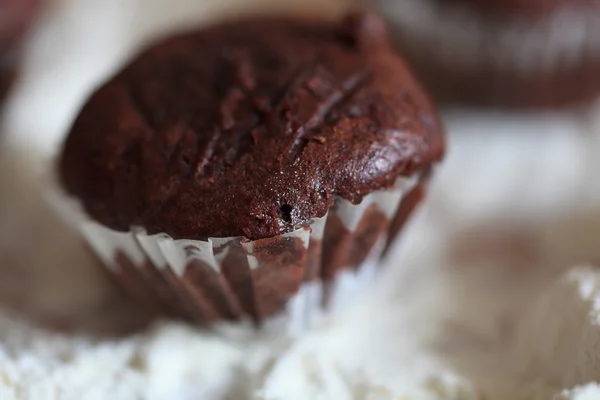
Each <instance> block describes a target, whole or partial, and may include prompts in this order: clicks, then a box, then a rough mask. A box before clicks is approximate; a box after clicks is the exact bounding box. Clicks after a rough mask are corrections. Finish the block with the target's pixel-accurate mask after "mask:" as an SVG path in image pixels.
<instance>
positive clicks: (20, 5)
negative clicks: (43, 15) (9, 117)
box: [0, 0, 41, 102]
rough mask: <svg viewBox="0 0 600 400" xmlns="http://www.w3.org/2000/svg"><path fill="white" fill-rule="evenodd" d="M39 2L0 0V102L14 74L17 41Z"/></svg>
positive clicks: (29, 22) (38, 0) (35, 12)
mask: <svg viewBox="0 0 600 400" xmlns="http://www.w3.org/2000/svg"><path fill="white" fill-rule="evenodd" d="M40 3H41V1H40V0H0V102H2V100H3V99H4V97H5V96H6V95H7V93H8V91H9V89H10V86H11V84H12V82H13V80H14V78H15V76H16V73H17V64H18V58H19V57H18V48H19V43H20V40H21V38H22V37H23V35H24V34H25V32H26V31H27V28H29V26H30V25H31V23H32V21H33V20H34V18H35V16H36V14H37V11H38V9H39V6H40Z"/></svg>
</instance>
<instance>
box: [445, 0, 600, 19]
mask: <svg viewBox="0 0 600 400" xmlns="http://www.w3.org/2000/svg"><path fill="white" fill-rule="evenodd" d="M456 1H459V2H463V3H466V4H470V5H473V6H475V7H477V8H478V9H480V10H483V11H486V12H492V13H501V14H524V15H530V16H542V15H547V14H549V13H552V12H554V11H556V10H558V9H560V8H564V7H573V6H575V7H579V6H588V5H591V4H594V3H597V0H456ZM597 4H598V3H597Z"/></svg>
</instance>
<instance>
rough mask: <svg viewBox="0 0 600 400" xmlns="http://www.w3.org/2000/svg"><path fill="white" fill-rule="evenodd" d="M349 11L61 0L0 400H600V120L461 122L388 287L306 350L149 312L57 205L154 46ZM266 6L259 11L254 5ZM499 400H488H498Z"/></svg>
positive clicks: (11, 199) (36, 50)
mask: <svg viewBox="0 0 600 400" xmlns="http://www.w3.org/2000/svg"><path fill="white" fill-rule="evenodd" d="M270 5H275V6H276V7H279V8H283V7H308V8H312V9H313V10H314V9H315V8H316V9H317V10H318V12H320V13H325V12H327V13H330V12H331V13H335V12H337V11H338V10H339V9H340V8H341V7H342V6H343V1H342V0H337V1H333V0H330V1H329V2H325V1H324V0H310V1H306V0H305V1H302V0H298V1H294V2H277V1H276V0H271V1H269V0H262V1H258V0H257V1H255V2H253V3H252V4H250V3H249V2H248V1H243V0H236V1H234V0H229V1H227V2H219V1H217V0H210V1H208V0H205V1H203V2H198V1H193V0H189V1H188V0H177V1H170V2H169V1H165V2H162V3H161V1H160V0H55V1H54V3H52V6H51V7H49V10H48V12H47V13H46V14H45V18H44V19H43V20H42V21H41V23H40V25H39V27H38V29H37V30H36V31H35V32H34V33H33V35H32V38H31V45H30V48H29V49H28V60H27V61H28V63H27V65H26V69H25V73H24V75H23V78H22V82H21V84H20V85H19V87H18V88H17V91H16V92H15V93H14V96H13V98H12V99H11V102H10V103H9V104H8V107H7V109H6V113H5V115H4V119H3V122H2V128H1V129H2V130H3V132H4V135H5V137H4V139H5V140H4V143H3V148H2V152H3V154H2V157H0V187H1V188H2V196H0V254H2V258H1V259H0V301H1V302H2V305H3V306H4V308H5V309H6V311H3V312H2V313H1V314H0V399H27V400H28V399H34V400H37V399H44V400H45V399H61V400H63V399H77V400H88V399H89V400H92V399H107V398H110V399H114V400H120V399H123V400H132V399H149V400H154V399H156V400H162V399H182V400H187V399H190V400H195V399H202V400H204V399H207V400H213V399H215V400H216V399H234V400H238V399H254V400H259V399H260V400H295V399H302V400H306V399H315V400H320V399H323V400H329V399H332V400H346V399H348V400H355V399H356V400H392V399H393V400H397V399H424V400H428V399H436V400H438V399H439V400H446V399H450V400H451V399H457V400H458V399H461V400H462V399H482V398H485V399H488V400H489V399H492V400H493V399H498V400H503V399H521V398H523V399H540V400H542V399H549V398H552V397H554V396H556V398H557V399H577V400H584V399H585V400H587V399H592V398H600V389H599V388H598V386H597V385H596V384H594V380H597V379H599V378H600V328H599V324H600V273H599V272H598V271H597V270H595V269H594V268H593V267H588V266H586V265H591V264H593V263H595V262H596V263H597V264H598V265H600V246H598V243H599V242H600V187H599V186H600V180H599V179H598V178H597V176H596V174H597V171H598V170H599V168H598V167H599V166H600V165H599V164H600V159H599V158H598V157H597V154H600V153H599V152H600V118H596V117H595V116H596V115H600V113H596V112H594V109H593V108H590V109H588V110H573V111H570V112H565V113H563V114H555V115H516V114H487V115H485V114H474V113H470V112H464V111H451V110H448V111H447V112H446V113H445V117H446V121H447V124H448V128H449V131H450V133H451V134H450V137H449V153H448V157H447V159H446V161H445V163H444V165H443V166H442V167H441V168H439V170H438V171H437V176H436V179H435V181H434V182H433V186H432V189H431V193H430V196H429V199H428V200H427V202H426V204H425V206H424V207H423V208H422V209H421V211H420V212H419V213H418V215H417V216H416V218H414V219H413V221H412V222H411V223H410V226H409V228H408V229H407V231H406V232H405V234H404V235H403V241H402V244H401V245H400V246H399V247H398V249H396V250H397V251H395V253H394V254H393V256H392V257H390V260H389V267H390V268H389V270H388V272H387V273H386V275H385V276H383V277H382V279H381V280H380V282H379V284H378V287H377V288H376V289H375V290H373V291H372V292H371V293H369V294H368V295H365V299H364V300H363V302H362V303H360V304H359V305H358V306H357V307H355V308H352V309H350V310H348V311H347V312H345V313H344V314H341V315H339V316H337V317H336V318H333V319H331V320H329V321H326V322H325V323H324V324H323V325H322V326H318V327H316V328H315V329H314V330H313V331H311V332H308V333H307V334H306V335H304V336H302V337H292V336H273V335H269V334H260V335H254V334H251V333H249V332H246V331H243V330H239V329H225V331H224V332H222V333H221V334H219V335H213V334H209V333H206V332H198V331H196V330H194V329H192V328H189V327H186V326H182V325H179V324H176V323H172V322H158V323H155V324H153V325H152V326H150V327H148V328H145V329H144V330H142V331H139V332H138V333H136V334H133V335H130V336H126V337H124V338H119V339H106V338H103V339H102V338H98V337H97V336H95V335H92V334H89V333H88V334H83V333H77V334H69V333H51V332H50V331H49V330H47V329H46V328H42V327H41V326H33V325H32V324H31V323H30V322H25V321H23V320H22V318H23V317H22V315H23V314H16V313H15V312H12V311H8V310H9V309H11V310H16V311H21V312H25V315H27V316H28V317H29V318H30V319H33V320H35V321H37V322H38V323H40V324H42V326H45V327H47V326H48V325H50V326H53V327H59V328H63V330H64V329H66V330H68V329H69V328H72V327H73V326H80V324H83V326H84V327H85V328H86V329H88V330H90V331H92V332H98V331H101V332H107V331H112V330H114V329H115V328H119V329H118V330H128V329H134V328H135V327H138V326H139V325H141V324H143V322H144V321H145V316H143V315H139V312H138V311H137V310H136V309H135V308H133V307H132V306H131V305H129V304H128V303H126V301H125V300H123V299H121V298H120V297H119V296H118V295H117V294H116V293H115V292H114V290H113V288H112V286H111V285H110V284H108V282H106V279H105V278H104V275H103V274H102V273H100V272H99V271H100V270H99V269H98V268H97V265H96V264H95V262H94V261H93V259H92V257H91V256H90V255H89V254H88V253H87V252H86V251H85V250H84V248H83V246H82V245H81V243H80V242H79V241H78V240H77V238H75V237H74V236H72V235H71V234H70V233H69V232H68V231H67V230H66V229H64V228H62V226H61V225H60V224H59V223H58V222H57V221H56V220H55V218H54V217H53V215H52V214H51V212H50V211H49V210H48V208H47V207H46V205H45V203H44V201H43V199H42V196H41V192H42V191H43V188H44V185H45V183H46V179H45V174H46V172H47V171H48V169H49V168H51V164H50V160H51V158H52V156H53V155H54V154H56V152H57V150H58V148H59V147H58V146H59V144H60V141H61V139H62V135H63V134H64V132H65V130H66V129H67V128H68V125H69V124H70V121H71V120H72V118H73V116H74V114H75V112H76V111H77V109H78V107H79V106H80V104H81V103H82V101H83V100H84V99H85V96H86V94H87V93H89V91H90V90H91V89H92V88H93V87H94V86H95V85H97V84H98V82H100V81H101V80H102V79H103V77H104V76H105V75H106V74H107V73H109V72H110V71H113V70H114V69H115V68H116V67H117V66H118V64H119V63H120V62H122V61H123V60H124V59H125V58H127V57H128V56H129V55H130V54H132V51H134V49H135V48H137V46H138V45H139V44H140V43H142V42H143V41H145V40H146V39H147V38H148V37H150V36H153V35H156V34H158V33H159V32H162V31H164V30H168V29H171V28H173V27H177V28H180V27H182V26H184V25H189V24H191V23H193V21H205V20H208V19H209V18H211V17H213V16H215V15H218V14H220V13H222V12H225V11H234V12H242V11H244V12H245V11H247V10H254V9H256V8H265V7H267V6H270ZM255 7H256V8H255ZM484 396H485V397H484Z"/></svg>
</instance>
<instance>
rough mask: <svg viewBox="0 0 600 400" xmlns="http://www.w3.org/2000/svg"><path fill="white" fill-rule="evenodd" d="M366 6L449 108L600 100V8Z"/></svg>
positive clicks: (545, 2)
mask: <svg viewBox="0 0 600 400" xmlns="http://www.w3.org/2000/svg"><path fill="white" fill-rule="evenodd" d="M365 1H366V3H367V4H368V5H371V6H373V7H375V8H376V9H377V11H379V12H380V13H381V14H382V15H383V16H385V17H386V18H387V19H388V23H389V24H390V28H391V29H390V30H391V31H393V32H394V35H395V39H396V42H397V44H398V47H399V49H400V51H401V52H403V53H404V55H405V56H406V57H407V58H408V59H409V61H410V62H411V63H412V66H413V70H414V71H415V72H417V75H419V77H420V78H421V81H422V82H424V84H425V85H426V86H427V88H428V89H429V91H430V92H431V93H432V94H433V95H434V96H436V97H437V100H438V101H440V102H442V103H448V104H450V105H467V106H475V107H497V108H508V109H521V108H527V109H540V108H542V109H543V108H550V109H556V108H563V107H570V106H576V105H581V104H589V103H590V102H592V101H593V100H595V99H596V98H597V97H598V95H599V94H600V73H598V71H600V3H598V2H594V1H593V0H573V1H566V0H365Z"/></svg>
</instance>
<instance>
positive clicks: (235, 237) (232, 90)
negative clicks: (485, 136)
mask: <svg viewBox="0 0 600 400" xmlns="http://www.w3.org/2000/svg"><path fill="white" fill-rule="evenodd" d="M443 149H444V142H443V135H442V128H441V126H440V122H439V119H438V116H437V114H436V111H435V110H434V108H433V107H432V105H431V103H430V101H429V100H428V98H427V96H426V95H425V94H424V93H423V91H422V90H421V88H420V87H419V85H418V84H417V82H416V81H415V80H414V79H413V77H412V76H411V74H410V73H409V72H408V70H407V68H406V66H405V64H404V62H403V61H402V59H401V58H400V57H399V56H398V55H397V54H396V53H395V52H394V51H393V50H392V47H391V46H390V44H389V42H388V39H387V36H386V32H385V26H384V24H383V23H382V21H380V20H379V19H378V18H376V17H374V16H372V15H369V14H362V13H359V14H351V15H348V16H346V17H345V18H344V19H343V20H342V21H329V20H319V19H316V20H313V19H308V18H306V19H300V18H293V17H263V18H256V19H248V20H238V21H232V22H227V23H223V24H221V25H218V26H214V27H211V28H208V29H205V30H202V31H197V32H191V33H186V34H181V35H178V36H176V37H173V38H170V39H167V40H164V41H163V42H161V43H158V44H155V45H154V46H152V47H150V48H149V49H148V50H146V51H144V52H143V53H142V54H140V55H139V56H138V57H137V58H135V60H133V61H132V62H131V63H130V64H129V65H128V66H126V67H125V68H124V69H123V70H122V71H121V72H120V73H118V74H117V75H116V76H115V77H113V78H112V79H110V80H109V81H108V82H107V83H106V84H104V85H103V86H102V87H100V88H99V89H98V90H97V91H96V92H95V93H94V94H93V95H92V96H91V98H90V99H89V101H88V102H87V104H86V105H85V106H84V107H83V109H82V111H81V113H80V114H79V116H78V118H77V119H76V121H75V123H74V125H73V127H72V129H71V132H70V134H69V136H68V138H67V140H66V143H65V146H64V151H63V153H62V157H61V159H60V163H59V172H60V177H61V182H62V187H63V189H64V191H65V192H66V193H67V194H68V195H69V196H70V197H71V198H74V199H75V201H76V203H77V204H80V205H81V206H82V209H83V214H85V217H83V216H82V217H80V218H81V219H80V220H79V226H80V227H81V229H82V232H83V234H84V235H85V237H86V238H87V239H88V240H89V242H90V244H91V246H92V247H93V248H94V249H95V250H96V251H97V252H98V254H99V255H100V257H102V258H103V259H104V261H105V262H106V264H107V265H108V266H109V267H110V268H111V270H112V271H113V272H114V273H115V275H116V276H117V277H118V279H119V280H120V281H122V282H123V284H124V287H126V288H127V289H128V290H129V291H130V292H132V293H133V294H135V295H136V296H137V297H138V298H139V299H141V300H142V301H143V302H144V303H146V304H152V305H153V306H154V307H160V308H161V310H164V311H165V312H171V313H176V314H178V315H180V316H184V317H186V318H189V319H191V320H193V321H194V322H197V323H208V322H215V321H221V320H239V319H244V318H251V319H252V320H254V321H256V322H262V321H264V320H265V319H266V318H267V317H272V316H276V315H280V314H284V315H288V316H289V315H290V314H292V315H291V316H292V317H293V319H294V318H305V317H306V313H307V309H306V307H312V306H315V305H318V306H319V307H322V306H325V307H332V306H333V303H335V302H336V298H337V296H338V295H337V293H338V292H339V291H340V290H341V289H340V287H339V285H338V283H339V281H340V279H339V278H340V276H342V275H344V276H348V277H349V278H346V279H350V280H351V279H363V278H364V276H363V275H365V274H366V272H365V271H366V269H365V268H366V267H365V266H366V265H367V263H368V262H369V261H370V260H376V259H378V258H379V257H380V256H381V253H382V249H383V247H384V245H385V243H386V241H388V242H389V241H391V240H392V239H393V238H392V237H391V236H390V235H389V234H388V233H389V232H394V234H395V233H396V232H398V231H399V227H398V226H397V225H398V223H396V224H393V221H394V219H395V218H396V216H398V217H397V218H398V221H399V222H400V223H402V222H403V221H404V220H405V219H406V215H407V214H408V213H410V211H412V210H413V209H414V208H415V206H416V204H417V203H418V202H417V201H408V202H404V203H403V202H402V200H403V199H404V198H405V197H407V196H409V197H410V195H411V193H414V192H418V193H421V191H422V189H423V185H424V182H425V180H426V178H427V177H428V172H429V171H430V169H431V166H432V164H433V163H435V162H436V161H438V160H440V158H441V157H442V153H443ZM412 197H413V198H414V197H415V196H414V195H413V196H412ZM401 204H403V205H401ZM74 210H75V208H70V211H69V212H70V213H71V214H73V213H74V212H75V211H74ZM391 226H394V228H393V230H392V229H391ZM339 301H341V300H339Z"/></svg>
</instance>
